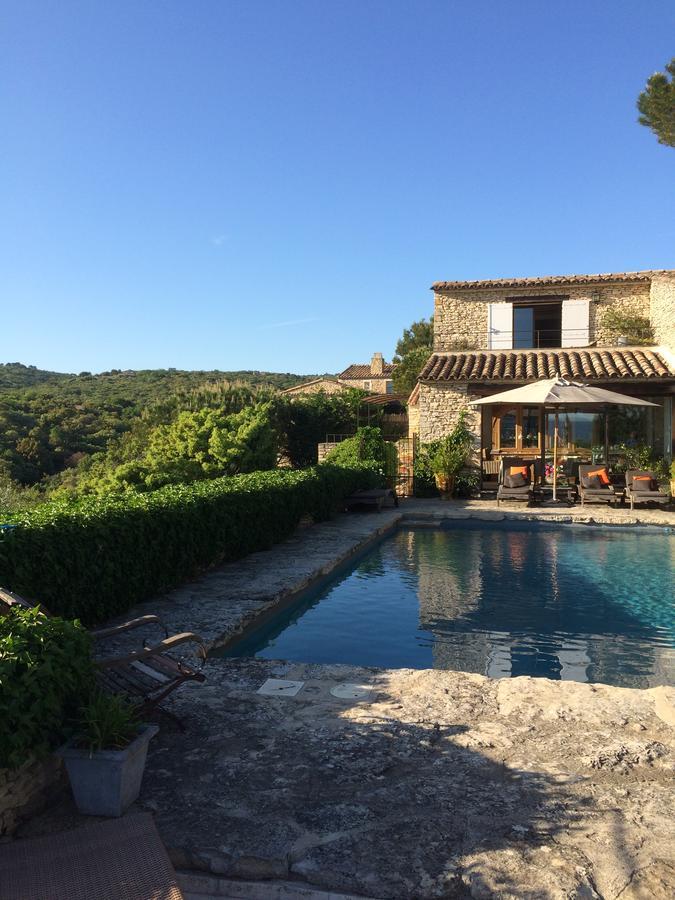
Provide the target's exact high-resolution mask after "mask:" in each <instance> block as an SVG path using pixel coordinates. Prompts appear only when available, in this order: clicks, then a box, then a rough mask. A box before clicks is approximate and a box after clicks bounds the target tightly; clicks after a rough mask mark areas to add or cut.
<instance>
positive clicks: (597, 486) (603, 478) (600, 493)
mask: <svg viewBox="0 0 675 900" xmlns="http://www.w3.org/2000/svg"><path fill="white" fill-rule="evenodd" d="M578 490H579V496H580V497H581V505H582V506H583V505H584V504H585V503H587V502H590V501H594V500H599V501H600V502H601V503H603V502H606V503H614V506H616V505H617V502H618V501H619V500H621V499H622V498H623V488H619V487H616V486H615V485H613V484H612V483H611V481H610V478H609V473H608V472H607V467H606V466H604V465H600V464H598V463H596V464H595V465H589V464H587V463H582V465H580V466H579V480H578Z"/></svg>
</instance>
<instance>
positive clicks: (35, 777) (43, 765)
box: [0, 755, 65, 837]
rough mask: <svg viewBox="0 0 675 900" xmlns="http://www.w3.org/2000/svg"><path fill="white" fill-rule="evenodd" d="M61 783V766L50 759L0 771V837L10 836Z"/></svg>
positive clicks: (63, 779) (58, 760)
mask: <svg viewBox="0 0 675 900" xmlns="http://www.w3.org/2000/svg"><path fill="white" fill-rule="evenodd" d="M64 783H65V775H64V772H63V765H62V763H61V760H60V759H59V758H58V757H57V756H54V755H51V756H48V757H47V758H46V759H42V760H36V759H33V758H31V759H27V760H26V762H24V763H23V765H21V766H19V767H18V768H17V769H0V837H8V836H9V835H11V834H12V833H13V832H14V830H15V829H16V827H17V825H18V824H19V823H20V822H21V821H22V820H23V819H26V818H28V817H29V816H31V815H34V814H35V813H36V812H38V811H39V810H40V809H41V808H42V807H43V806H44V805H45V803H46V801H47V800H48V798H49V796H50V795H51V794H53V793H54V792H55V791H56V790H57V789H58V788H59V787H61V786H62V785H63V784H64Z"/></svg>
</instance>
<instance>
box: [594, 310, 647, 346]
mask: <svg viewBox="0 0 675 900" xmlns="http://www.w3.org/2000/svg"><path fill="white" fill-rule="evenodd" d="M602 327H603V328H604V329H605V331H607V332H608V333H609V337H610V340H614V341H616V340H618V339H619V338H620V337H625V338H626V340H627V341H628V343H629V344H633V345H640V344H651V343H653V341H654V332H653V330H652V327H651V325H650V322H649V318H648V317H647V316H637V315H631V314H629V313H624V312H621V311H620V310H617V309H611V308H610V309H608V310H606V311H605V313H604V315H603V316H602Z"/></svg>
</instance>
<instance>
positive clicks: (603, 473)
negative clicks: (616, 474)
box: [587, 469, 609, 484]
mask: <svg viewBox="0 0 675 900" xmlns="http://www.w3.org/2000/svg"><path fill="white" fill-rule="evenodd" d="M594 475H597V477H598V478H599V479H600V481H601V482H602V484H609V476H608V475H607V470H606V469H596V470H595V471H594V472H587V476H588V478H592V477H593V476H594Z"/></svg>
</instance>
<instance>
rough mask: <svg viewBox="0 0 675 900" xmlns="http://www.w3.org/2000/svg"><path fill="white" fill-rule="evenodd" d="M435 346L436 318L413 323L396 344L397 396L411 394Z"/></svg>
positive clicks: (395, 388) (394, 375)
mask: <svg viewBox="0 0 675 900" xmlns="http://www.w3.org/2000/svg"><path fill="white" fill-rule="evenodd" d="M433 345H434V317H433V316H431V317H430V318H429V319H420V320H419V321H417V322H413V323H412V325H411V326H410V328H406V329H405V330H404V331H403V335H402V336H401V337H400V338H399V340H398V342H397V344H396V355H395V356H394V362H395V363H396V364H397V365H396V368H395V369H394V373H393V375H392V381H393V383H394V390H395V391H396V393H397V394H406V395H407V394H409V393H410V392H411V391H412V389H413V388H414V387H415V384H416V383H417V376H418V375H419V373H420V371H421V369H422V368H423V367H424V363H425V362H426V361H427V359H428V358H429V356H430V354H431V352H432V349H433Z"/></svg>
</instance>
